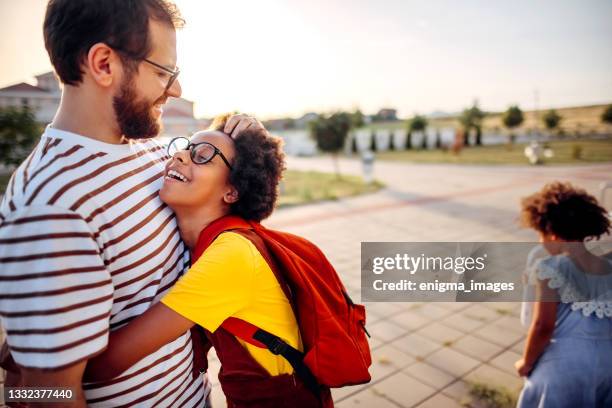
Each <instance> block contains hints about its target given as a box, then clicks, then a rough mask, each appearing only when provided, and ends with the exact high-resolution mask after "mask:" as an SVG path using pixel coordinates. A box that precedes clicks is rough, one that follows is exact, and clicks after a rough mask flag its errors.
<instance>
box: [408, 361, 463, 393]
mask: <svg viewBox="0 0 612 408" xmlns="http://www.w3.org/2000/svg"><path fill="white" fill-rule="evenodd" d="M402 371H403V372H405V373H406V374H409V375H411V376H412V377H414V378H416V379H417V380H419V381H421V382H422V383H425V384H427V385H429V386H431V387H433V388H435V389H436V390H439V389H441V388H444V387H446V386H447V385H449V384H450V383H452V382H453V381H454V380H455V377H454V376H452V375H450V374H448V373H446V372H444V371H442V370H440V369H438V368H436V367H434V366H431V365H429V364H427V363H422V362H417V363H414V364H411V365H409V366H408V367H406V368H404V369H403V370H402Z"/></svg>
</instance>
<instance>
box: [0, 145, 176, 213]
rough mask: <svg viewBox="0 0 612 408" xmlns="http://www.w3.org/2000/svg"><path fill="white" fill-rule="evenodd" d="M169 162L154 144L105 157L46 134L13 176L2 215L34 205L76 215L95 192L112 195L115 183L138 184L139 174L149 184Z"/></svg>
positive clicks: (90, 147) (125, 148)
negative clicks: (108, 191)
mask: <svg viewBox="0 0 612 408" xmlns="http://www.w3.org/2000/svg"><path fill="white" fill-rule="evenodd" d="M85 142H87V141H85ZM165 160H166V157H165V150H164V146H163V145H162V144H161V143H160V142H159V141H156V140H154V139H148V140H143V141H138V142H133V143H130V144H129V146H121V147H120V148H118V149H116V150H113V149H110V150H106V151H105V150H103V149H96V144H95V143H78V141H74V140H71V139H70V138H62V137H61V136H60V137H54V136H51V135H48V134H43V135H42V136H41V140H40V141H39V143H38V145H37V146H36V147H35V148H34V149H33V151H32V152H31V154H30V155H29V156H28V158H27V159H26V160H24V162H23V163H22V164H21V165H20V166H19V167H18V168H17V170H16V171H15V172H14V174H13V175H12V177H11V179H10V181H9V184H8V185H7V189H6V196H5V198H4V200H3V204H2V206H1V207H0V208H1V212H3V213H6V212H7V211H14V210H15V209H16V208H19V207H23V206H30V205H55V206H60V207H65V208H66V209H69V210H71V211H75V210H78V207H79V200H83V199H85V198H86V196H89V195H90V192H91V191H94V190H97V189H108V190H110V189H111V187H112V184H113V183H114V182H115V180H116V181H117V182H124V183H129V180H126V179H128V178H130V180H140V178H141V177H138V169H143V175H146V177H145V178H150V177H151V176H152V175H151V174H149V173H150V172H151V171H157V172H159V169H160V168H161V167H163V163H164V161H165ZM155 165H157V167H156V166H155ZM146 170H148V171H146ZM128 176H129V177H128ZM139 182H140V181H139ZM98 193H100V192H98Z"/></svg>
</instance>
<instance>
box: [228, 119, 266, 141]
mask: <svg viewBox="0 0 612 408" xmlns="http://www.w3.org/2000/svg"><path fill="white" fill-rule="evenodd" d="M246 129H263V130H265V127H264V125H263V124H262V123H261V122H260V121H259V120H257V119H256V118H254V117H252V116H249V115H247V114H245V113H238V114H235V115H232V116H230V117H229V119H228V120H227V122H226V124H225V128H224V129H223V132H224V133H227V134H228V135H230V136H231V137H232V139H235V138H236V136H238V134H240V132H242V131H243V130H246Z"/></svg>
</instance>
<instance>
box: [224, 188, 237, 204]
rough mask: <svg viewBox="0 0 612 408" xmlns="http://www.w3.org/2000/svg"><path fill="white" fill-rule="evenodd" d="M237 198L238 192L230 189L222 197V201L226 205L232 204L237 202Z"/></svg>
mask: <svg viewBox="0 0 612 408" xmlns="http://www.w3.org/2000/svg"><path fill="white" fill-rule="evenodd" d="M238 198H239V197H238V190H236V189H235V188H234V187H230V188H229V189H228V190H227V191H226V192H225V194H224V195H223V201H225V203H226V204H234V203H235V202H236V201H238Z"/></svg>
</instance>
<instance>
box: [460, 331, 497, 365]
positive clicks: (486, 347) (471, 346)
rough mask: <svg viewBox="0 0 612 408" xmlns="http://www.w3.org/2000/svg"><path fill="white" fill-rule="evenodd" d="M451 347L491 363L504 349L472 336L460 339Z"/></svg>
mask: <svg viewBox="0 0 612 408" xmlns="http://www.w3.org/2000/svg"><path fill="white" fill-rule="evenodd" d="M450 347H451V348H452V349H455V350H457V351H459V352H460V353H464V354H467V355H468V356H470V357H474V358H475V359H477V360H480V361H482V362H486V361H489V360H490V359H491V358H493V357H494V356H495V355H497V354H499V353H501V351H502V350H503V349H504V348H503V347H502V346H500V345H498V344H495V343H491V342H490V341H487V340H483V339H480V338H478V337H474V336H471V335H467V336H464V337H462V338H460V339H459V340H457V341H456V342H454V343H453V344H452V345H451V346H450Z"/></svg>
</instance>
